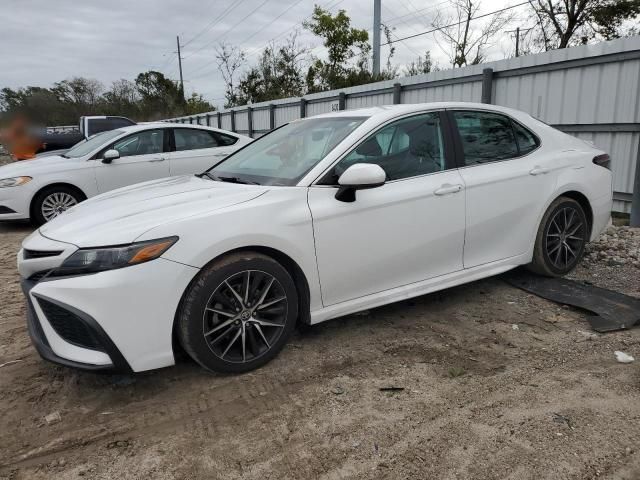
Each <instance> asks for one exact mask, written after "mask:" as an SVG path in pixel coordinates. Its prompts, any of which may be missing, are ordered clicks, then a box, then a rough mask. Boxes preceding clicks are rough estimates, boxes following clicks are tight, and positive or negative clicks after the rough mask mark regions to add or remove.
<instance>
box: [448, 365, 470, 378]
mask: <svg viewBox="0 0 640 480" xmlns="http://www.w3.org/2000/svg"><path fill="white" fill-rule="evenodd" d="M465 373H467V372H466V371H465V369H464V368H463V367H451V368H450V369H449V376H450V377H451V378H456V377H461V376H462V375H464V374H465Z"/></svg>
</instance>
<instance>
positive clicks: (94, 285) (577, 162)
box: [18, 103, 612, 371]
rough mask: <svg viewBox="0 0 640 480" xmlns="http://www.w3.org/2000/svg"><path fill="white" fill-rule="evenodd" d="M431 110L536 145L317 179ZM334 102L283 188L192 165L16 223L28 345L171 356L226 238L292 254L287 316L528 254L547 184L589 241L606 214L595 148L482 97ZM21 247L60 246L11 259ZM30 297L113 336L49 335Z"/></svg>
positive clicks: (98, 359)
mask: <svg viewBox="0 0 640 480" xmlns="http://www.w3.org/2000/svg"><path fill="white" fill-rule="evenodd" d="M444 109H448V110H456V109H460V110H472V111H476V112H496V113H500V114H504V115H506V116H508V117H510V118H511V119H515V121H517V122H520V123H521V124H523V125H525V126H526V128H528V129H529V130H531V131H533V132H534V133H535V135H537V136H538V137H539V138H540V139H541V142H540V145H539V147H538V148H537V149H536V150H535V151H533V152H532V153H530V154H528V155H526V156H522V157H519V158H514V159H511V160H505V161H496V162H490V163H485V164H481V165H477V166H473V167H468V168H450V169H447V170H444V171H441V172H437V173H435V174H428V175H421V176H415V177H411V178H405V179H401V180H394V181H387V182H386V183H385V184H384V185H383V186H381V187H379V188H371V189H368V190H362V191H358V193H357V200H356V201H355V202H352V203H345V202H340V201H338V200H336V198H335V196H336V188H335V187H331V186H325V185H318V180H319V179H320V178H321V176H322V175H323V174H324V173H325V172H327V171H328V169H330V168H331V167H332V166H333V165H335V164H336V163H337V162H338V161H339V160H341V159H342V158H343V157H344V156H345V155H346V154H347V153H349V152H350V151H352V150H353V149H354V146H355V145H357V144H359V143H360V142H361V141H362V140H363V139H364V138H366V137H367V136H368V135H370V134H371V133H372V132H374V131H376V130H377V129H379V128H380V127H381V126H384V125H387V124H388V123H389V122H392V121H395V120H397V119H400V118H404V117H408V116H411V115H416V114H417V113H422V112H432V111H443V110H444ZM340 115H342V116H363V117H367V118H366V120H364V121H363V122H362V124H360V126H358V127H357V128H356V129H355V130H354V131H353V132H352V133H351V134H349V135H348V136H347V137H346V138H345V139H344V140H342V141H341V142H340V143H339V144H338V145H337V146H336V147H335V148H334V149H333V150H332V151H331V152H330V153H329V154H328V155H327V156H326V157H325V158H324V159H322V160H321V161H320V162H319V163H317V164H316V165H315V166H314V167H313V168H311V169H310V170H309V171H308V172H307V173H306V175H304V177H303V178H301V179H300V180H299V181H298V182H297V184H296V185H293V186H265V185H245V184H234V183H223V182H217V181H212V180H209V179H206V178H198V177H196V176H183V177H177V178H173V179H167V180H160V181H154V182H147V183H144V184H140V185H135V186H131V187H128V188H124V189H120V190H116V191H113V192H110V193H107V194H104V195H101V196H99V197H96V198H94V199H92V200H90V201H87V202H85V203H83V204H81V205H79V206H77V207H74V208H72V209H71V210H69V211H68V212H66V213H64V214H63V215H61V216H60V217H59V218H56V219H55V220H54V221H52V222H50V223H48V224H46V225H44V226H43V227H42V228H41V229H40V230H39V231H36V232H34V233H33V234H32V235H31V236H29V237H28V238H27V239H26V240H25V241H24V243H23V250H21V251H20V253H19V254H18V266H19V271H20V274H21V276H22V277H23V279H25V283H26V287H25V292H26V294H27V296H28V298H29V302H30V304H31V305H32V306H33V309H32V312H33V315H35V316H36V317H37V321H38V323H39V324H41V325H42V329H43V334H44V337H45V339H46V341H47V342H48V344H49V350H47V351H46V352H45V353H44V354H43V356H45V357H47V358H50V359H53V360H54V361H57V362H60V363H66V364H69V365H80V366H84V367H85V368H102V367H109V366H112V365H118V366H120V364H122V359H124V360H125V361H126V363H125V364H126V365H127V366H128V367H130V369H131V370H133V371H142V370H148V369H153V368H159V367H165V366H169V365H172V364H174V353H173V347H172V332H173V329H174V321H175V318H176V310H177V308H178V304H179V303H180V300H181V298H182V296H183V294H184V292H185V291H186V290H187V288H188V286H189V284H190V282H192V281H193V280H194V278H195V277H196V276H197V275H198V273H199V272H200V271H201V269H202V268H203V267H205V266H206V265H207V264H208V263H209V262H211V261H212V260H213V259H216V258H220V257H221V256H223V255H225V254H227V253H228V252H231V251H236V250H242V249H246V248H250V249H253V250H255V249H257V250H258V251H261V252H265V253H267V254H272V255H274V256H276V257H278V258H287V259H289V260H290V261H291V262H292V264H295V265H296V266H297V269H299V272H300V274H301V275H303V279H298V281H300V282H303V283H304V289H306V290H307V293H308V299H307V300H308V302H307V306H308V312H303V314H302V315H301V317H302V318H301V319H300V321H304V322H306V323H310V324H315V323H318V322H322V321H325V320H328V319H331V318H335V317H339V316H342V315H346V314H350V313H353V312H356V311H359V310H363V309H367V308H372V307H376V306H379V305H383V304H387V303H390V302H395V301H399V300H403V299H407V298H410V297H415V296H418V295H423V294H426V293H430V292H433V291H436V290H441V289H444V288H448V287H452V286H455V285H459V284H462V283H466V282H470V281H474V280H477V279H480V278H483V277H487V276H491V275H495V274H498V273H501V272H504V271H506V270H509V269H512V268H514V267H517V266H519V265H525V264H528V263H529V262H531V260H532V255H533V249H534V240H535V238H536V232H537V230H538V226H539V225H540V222H541V219H542V217H543V215H544V213H545V211H546V210H547V208H548V207H549V205H550V204H551V203H552V202H553V201H554V199H556V198H557V197H559V196H560V195H563V194H568V195H570V196H574V197H576V198H581V199H582V201H586V202H588V205H589V209H590V223H591V225H590V238H591V239H594V238H596V237H597V236H598V235H599V233H600V232H601V231H602V230H603V229H604V228H605V227H606V225H607V223H608V221H609V218H610V211H611V204H612V189H611V172H610V171H609V170H607V169H606V168H602V167H600V166H597V165H594V164H593V162H592V159H593V158H594V156H597V155H599V154H602V152H601V151H599V150H597V149H595V148H594V147H592V146H590V145H588V144H587V143H585V142H583V141H581V140H578V139H576V138H574V137H571V136H568V135H565V134H563V133H561V132H559V131H557V130H555V129H553V128H551V127H549V126H547V125H545V124H544V123H542V122H539V121H537V120H535V119H533V118H531V117H530V116H529V115H527V114H525V113H522V112H519V111H515V110H511V109H507V108H501V107H497V106H491V105H484V104H469V103H432V104H421V105H397V106H389V107H377V108H371V109H365V110H356V111H347V112H339V113H331V114H326V115H323V116H320V117H315V118H328V117H332V116H340ZM302 121H304V120H302ZM171 236H177V237H179V240H178V241H177V242H176V243H175V244H174V245H173V246H172V247H171V248H170V249H169V250H167V251H166V252H165V253H164V254H162V256H161V257H160V258H158V259H156V260H153V261H150V262H147V263H144V264H141V265H136V266H131V267H127V268H121V269H117V270H110V271H105V272H101V273H96V274H93V275H87V276H77V277H70V278H53V279H48V280H47V281H42V282H39V281H37V279H36V280H29V279H33V275H34V274H37V273H38V272H42V271H48V270H49V269H52V268H56V267H58V266H60V264H61V263H62V262H63V261H64V260H65V259H66V258H68V257H69V256H70V255H71V254H72V253H73V252H74V251H76V250H78V249H81V248H88V247H100V246H107V245H122V244H129V243H132V242H134V241H142V240H151V239H158V238H164V237H171ZM27 249H28V250H30V251H59V252H60V253H59V254H58V255H56V256H51V257H45V258H25V255H24V251H25V250H27ZM40 298H45V299H49V300H51V301H54V302H59V303H60V304H61V305H64V306H70V307H72V308H74V309H77V311H79V312H83V313H84V314H86V316H88V317H90V318H91V319H94V320H95V322H96V323H98V324H99V325H100V327H101V328H102V329H103V330H104V332H105V333H106V335H107V336H108V338H109V339H110V340H111V341H112V342H113V344H114V345H115V346H116V347H117V351H116V352H117V353H116V356H118V358H117V359H116V358H113V357H114V355H113V354H112V355H109V354H107V353H104V352H97V351H95V350H90V349H86V348H81V347H78V346H76V345H73V344H71V343H69V342H67V341H65V340H64V339H63V338H61V337H60V335H58V334H57V333H56V331H55V330H54V329H53V328H52V327H51V326H50V324H49V322H48V320H47V317H46V315H45V314H44V313H43V311H42V309H41V308H40V306H39V299H40ZM307 314H308V315H307ZM41 340H42V339H41V338H40V340H38V339H37V338H36V339H34V342H35V343H36V345H37V343H38V342H39V341H41ZM39 350H40V351H41V354H42V353H43V350H41V349H40V348H39ZM45 350H46V349H45ZM120 356H121V358H120Z"/></svg>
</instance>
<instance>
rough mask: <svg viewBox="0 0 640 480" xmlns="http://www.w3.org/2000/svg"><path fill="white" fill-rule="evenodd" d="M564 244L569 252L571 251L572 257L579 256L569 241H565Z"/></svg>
mask: <svg viewBox="0 0 640 480" xmlns="http://www.w3.org/2000/svg"><path fill="white" fill-rule="evenodd" d="M564 246H565V247H566V249H567V253H570V254H571V257H572V258H576V256H577V255H576V252H574V251H573V249H572V248H571V246H570V245H569V244H568V243H567V242H565V243H564ZM567 263H569V262H568V260H567Z"/></svg>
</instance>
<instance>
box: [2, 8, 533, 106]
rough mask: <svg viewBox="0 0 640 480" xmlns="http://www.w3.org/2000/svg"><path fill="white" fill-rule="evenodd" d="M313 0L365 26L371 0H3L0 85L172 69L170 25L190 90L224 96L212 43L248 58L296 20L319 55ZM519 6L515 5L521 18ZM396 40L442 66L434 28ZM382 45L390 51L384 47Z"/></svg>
mask: <svg viewBox="0 0 640 480" xmlns="http://www.w3.org/2000/svg"><path fill="white" fill-rule="evenodd" d="M315 3H317V4H319V5H321V6H323V7H328V8H329V10H330V11H331V12H333V13H335V12H337V11H338V10H340V9H344V10H346V12H347V14H348V15H349V16H350V17H351V21H352V25H353V26H355V27H358V28H364V29H367V30H368V31H369V32H370V35H371V27H372V23H373V0H316V1H313V0H109V1H99V0H83V1H80V0H56V1H52V0H3V1H2V24H1V25H0V45H2V48H0V88H1V87H5V86H8V87H13V88H17V87H23V86H27V85H35V86H43V87H48V86H51V84H53V82H55V81H59V80H63V79H65V78H70V77H73V76H84V77H89V78H95V79H98V80H100V81H101V82H102V83H104V84H105V86H109V84H110V83H111V82H112V81H114V80H118V79H120V78H126V79H130V80H133V79H134V78H135V76H136V75H137V74H138V73H140V72H143V71H147V70H150V69H154V70H160V71H162V72H163V73H164V74H165V75H167V76H169V77H170V78H172V79H177V78H178V61H177V55H176V53H175V50H176V35H180V40H181V44H183V45H184V47H183V49H182V56H183V58H184V60H183V71H184V79H185V90H186V92H187V93H190V92H192V91H197V92H198V93H202V94H203V95H204V96H205V98H207V99H208V100H209V101H211V102H212V103H213V104H216V105H221V104H222V102H223V99H222V97H223V96H224V85H223V83H222V79H221V77H220V74H219V73H218V71H217V69H216V64H215V60H214V46H215V45H216V44H217V43H218V42H220V41H223V40H224V41H226V42H229V43H231V44H235V45H239V46H241V48H242V49H243V50H245V51H246V52H247V53H248V54H249V57H248V60H249V62H255V61H256V59H257V54H258V53H259V51H260V50H261V49H262V47H264V45H265V44H266V43H268V42H269V41H270V40H272V39H274V38H275V39H276V41H277V40H282V39H284V38H286V36H287V35H289V34H291V33H293V32H294V31H296V29H299V30H300V33H299V36H298V38H299V41H300V43H301V44H302V45H303V46H306V47H309V48H311V49H313V52H312V53H313V54H315V55H318V56H320V57H322V56H323V55H324V51H323V48H322V47H321V41H320V39H318V38H317V37H314V36H313V35H312V34H310V33H309V32H306V31H304V30H303V29H302V28H301V23H302V21H303V20H304V19H306V18H308V17H309V16H310V15H311V13H312V11H313V5H314V4H315ZM516 3H520V2H519V1H518V0H506V1H504V0H483V2H482V9H481V13H484V12H490V11H493V10H496V9H499V8H503V7H505V6H507V5H513V4H516ZM450 5H451V3H450V1H442V0H429V1H425V0H382V6H383V7H382V21H383V23H384V22H387V23H388V24H389V25H390V26H392V28H394V31H393V35H395V37H396V38H400V37H405V36H407V35H412V34H415V33H418V32H422V31H425V30H427V29H428V28H429V24H430V22H431V20H432V18H433V16H434V15H435V14H436V12H437V11H438V10H439V9H445V10H444V12H446V9H447V8H450ZM229 7H231V8H229ZM522 8H526V7H522ZM522 8H520V9H516V11H517V12H520V13H521V18H522V22H521V24H522V25H523V26H526V24H527V21H526V11H523V10H522ZM227 9H228V13H227V15H226V16H225V17H224V18H220V17H221V14H223V13H224V12H225V10H227ZM396 47H397V48H396V54H395V56H394V58H393V63H394V64H397V65H403V64H406V63H407V62H409V61H411V60H412V59H414V58H415V57H417V56H418V54H420V53H423V52H424V51H425V50H430V51H431V52H432V56H433V57H434V59H435V60H436V61H437V62H438V63H439V64H440V65H441V66H445V67H446V66H448V60H447V58H446V56H445V55H444V54H443V53H442V51H441V50H440V48H439V46H438V45H437V43H436V42H435V39H434V35H433V34H429V35H424V36H420V37H416V38H414V39H411V40H407V41H404V42H402V43H400V42H398V43H396ZM510 49H513V37H512V36H511V35H510V34H508V33H505V34H504V35H503V36H502V38H501V39H500V40H499V41H498V43H497V45H495V46H494V47H493V48H491V50H490V57H489V59H498V58H502V57H504V56H505V54H506V53H507V52H509V51H510ZM382 53H383V57H384V58H386V53H387V50H386V47H383V51H382ZM384 58H383V60H382V61H383V63H384V61H385V60H384Z"/></svg>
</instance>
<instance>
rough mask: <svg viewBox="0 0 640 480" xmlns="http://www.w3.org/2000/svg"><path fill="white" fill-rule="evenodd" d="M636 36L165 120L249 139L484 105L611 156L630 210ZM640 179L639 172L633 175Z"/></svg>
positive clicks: (637, 117) (621, 207)
mask: <svg viewBox="0 0 640 480" xmlns="http://www.w3.org/2000/svg"><path fill="white" fill-rule="evenodd" d="M639 79H640V37H630V38H625V39H620V40H614V41H610V42H603V43H599V44H596V45H585V46H580V47H575V48H570V49H563V50H554V51H551V52H545V53H540V54H537V55H529V56H525V57H519V58H512V59H507V60H500V61H496V62H490V63H486V64H483V65H474V66H470V67H465V68H460V69H453V70H445V71H439V72H433V73H429V74H425V75H417V76H413V77H405V78H398V79H395V80H388V81H384V82H378V83H371V84H368V85H360V86H357V87H351V88H346V89H344V90H341V91H329V92H322V93H316V94H311V95H306V96H305V97H303V98H285V99H280V100H274V101H271V102H266V103H259V104H254V105H249V106H243V107H237V108H232V109H228V110H223V111H216V112H209V113H205V114H200V115H197V116H191V117H180V118H172V119H168V120H167V121H170V122H181V123H198V124H201V125H210V126H217V127H219V128H223V129H226V130H231V131H234V132H238V133H243V134H245V135H249V136H251V137H253V138H256V137H259V136H260V135H262V134H264V133H266V132H268V131H269V130H271V129H273V128H275V127H278V126H280V125H282V124H284V123H287V122H289V121H291V120H295V119H297V118H301V117H307V116H313V115H317V114H320V113H326V112H330V111H335V110H345V109H347V110H348V109H355V108H362V107H370V106H376V105H387V104H393V103H424V102H436V101H466V102H484V103H493V104H496V105H503V106H506V107H512V108H516V109H518V110H522V111H525V112H528V113H529V114H531V115H533V116H534V117H536V118H539V119H541V120H543V121H544V122H546V123H548V124H550V125H553V126H555V127H557V128H559V129H560V130H563V131H565V132H567V133H570V134H571V135H575V136H577V137H579V138H582V139H585V140H590V141H592V142H593V143H594V144H595V145H597V146H598V147H599V148H601V149H603V150H605V151H607V152H609V153H610V154H611V157H612V159H613V173H614V211H619V212H626V213H628V212H629V211H630V207H631V196H632V192H633V185H634V178H635V175H636V173H635V172H636V169H637V168H638V167H637V166H638V163H640V89H639ZM638 176H639V177H640V172H638Z"/></svg>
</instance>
